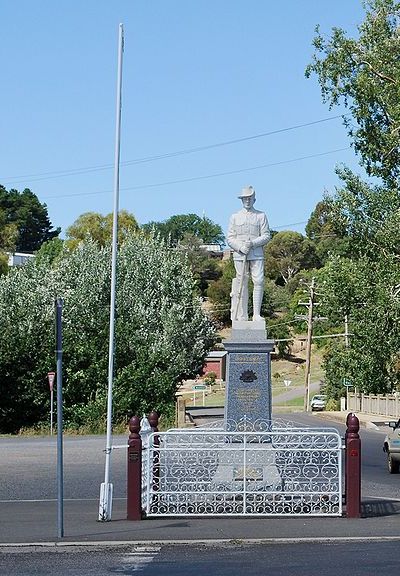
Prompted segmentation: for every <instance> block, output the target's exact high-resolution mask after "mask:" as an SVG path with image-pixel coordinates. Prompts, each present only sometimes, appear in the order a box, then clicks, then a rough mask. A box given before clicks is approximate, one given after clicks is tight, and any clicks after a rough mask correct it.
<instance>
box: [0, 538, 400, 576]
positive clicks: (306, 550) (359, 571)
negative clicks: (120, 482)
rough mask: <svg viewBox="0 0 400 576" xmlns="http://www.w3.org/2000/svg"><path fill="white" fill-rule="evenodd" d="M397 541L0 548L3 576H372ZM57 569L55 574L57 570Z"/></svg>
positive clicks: (386, 568) (394, 555)
mask: <svg viewBox="0 0 400 576" xmlns="http://www.w3.org/2000/svg"><path fill="white" fill-rule="evenodd" d="M398 550H399V542H398V541H381V542H378V541H361V542H360V541H353V542H348V543H343V542H340V543H315V544H313V543H286V544H277V545H276V544H275V545H274V544H267V545H266V544H258V545H245V544H238V543H232V544H231V545H224V546H219V545H215V546H212V547H205V546H196V545H192V546H187V545H184V546H183V545H175V546H151V545H150V546H144V547H142V546H140V547H138V546H128V547H126V546H125V547H110V548H104V547H102V548H100V547H99V548H92V549H88V548H80V547H75V548H72V549H69V550H67V549H65V548H59V549H52V550H38V549H36V550H35V549H33V550H32V549H28V548H25V549H24V548H22V549H19V550H11V549H10V550H5V549H0V573H1V574H7V576H34V575H38V574H40V575H43V576H44V575H47V574H48V575H50V574H55V573H56V574H57V576H67V575H68V576H82V575H85V576H92V575H93V576H95V575H96V576H106V575H107V576H109V575H110V574H126V575H128V574H132V575H133V574H136V573H140V574H142V575H143V576H150V575H151V576H153V575H154V574H157V576H171V575H172V576H198V575H199V574H209V575H210V576H232V574H237V575H238V576H245V575H248V574H251V575H252V576H265V575H266V574H271V575H272V576H287V575H288V574H290V576H337V574H340V573H342V574H351V576H376V574H390V573H392V572H393V573H396V572H397V570H398V564H399V560H398ZM55 566H56V571H55Z"/></svg>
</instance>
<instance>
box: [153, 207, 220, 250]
mask: <svg viewBox="0 0 400 576" xmlns="http://www.w3.org/2000/svg"><path fill="white" fill-rule="evenodd" d="M142 228H143V230H145V231H147V232H148V231H151V230H154V231H155V232H158V234H159V235H160V236H161V238H164V240H167V241H170V242H171V243H172V244H173V245H176V244H177V243H178V242H179V241H181V240H183V238H184V237H185V235H186V234H192V235H193V236H196V238H199V239H200V240H201V243H202V244H224V235H223V232H222V228H221V226H220V225H219V224H215V222H213V221H212V220H210V218H207V217H206V216H204V217H203V218H200V216H197V214H176V215H175V216H171V217H170V218H168V219H167V220H164V221H163V222H148V223H147V224H144V225H143V226H142Z"/></svg>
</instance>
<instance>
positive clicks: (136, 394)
mask: <svg viewBox="0 0 400 576" xmlns="http://www.w3.org/2000/svg"><path fill="white" fill-rule="evenodd" d="M193 286H194V281H193V277H192V274H191V271H190V268H189V266H188V264H187V262H186V258H185V257H184V256H183V255H182V254H180V253H179V252H178V251H172V250H170V249H168V248H167V247H166V246H165V244H164V243H163V242H160V240H159V239H156V238H154V237H147V236H144V235H143V234H136V233H135V234H131V235H130V236H129V237H127V238H126V240H125V242H124V243H123V244H122V246H121V247H120V250H119V256H118V279H117V307H116V335H115V341H116V349H115V351H116V356H115V379H114V422H121V421H126V420H127V419H128V418H129V417H130V416H131V415H132V414H133V413H137V414H141V413H143V412H148V411H149V410H152V409H156V410H158V411H159V412H161V413H162V414H163V415H170V414H171V413H172V412H173V409H174V400H175V392H176V389H177V386H178V385H179V383H180V382H181V380H182V379H183V378H185V377H189V376H194V375H195V374H197V373H198V372H199V370H200V368H201V367H202V365H203V360H204V357H205V356H206V354H207V352H208V350H209V349H210V348H211V346H212V343H213V341H214V331H213V328H212V325H211V324H210V322H209V321H208V320H207V318H206V317H205V315H204V313H203V311H202V309H201V303H200V301H199V299H198V298H196V297H194V296H193ZM55 296H61V297H63V299H64V310H63V334H64V354H63V360H64V362H63V374H64V402H65V420H66V425H67V426H74V427H77V426H82V425H86V426H88V425H89V426H90V425H92V429H93V430H94V429H97V430H98V429H101V428H102V426H104V422H105V414H106V396H107V366H108V324H109V303H110V246H109V245H107V246H105V247H100V246H99V245H98V244H97V243H96V242H95V241H93V240H87V241H85V242H81V243H80V244H79V246H77V248H76V249H75V250H72V251H70V250H68V249H66V248H64V251H63V254H62V257H60V258H57V259H56V260H54V261H53V264H52V265H51V266H49V263H48V261H47V260H46V259H42V260H40V259H38V260H37V261H36V260H33V261H31V262H29V263H28V264H27V265H26V266H24V267H22V268H20V269H11V270H10V273H9V274H8V275H7V276H3V277H1V278H0V324H1V326H2V330H1V331H0V381H1V383H2V386H1V387H0V430H1V431H2V432H16V431H17V430H18V429H19V428H20V427H21V426H29V425H33V424H35V423H37V422H40V421H44V420H45V419H46V418H47V414H48V408H49V400H48V385H47V383H46V374H47V372H48V371H49V370H52V369H54V298H55Z"/></svg>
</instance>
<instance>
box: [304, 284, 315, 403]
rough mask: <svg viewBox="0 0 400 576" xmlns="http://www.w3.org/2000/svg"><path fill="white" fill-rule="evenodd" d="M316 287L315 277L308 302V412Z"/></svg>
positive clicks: (305, 384)
mask: <svg viewBox="0 0 400 576" xmlns="http://www.w3.org/2000/svg"><path fill="white" fill-rule="evenodd" d="M314 289H315V278H313V279H312V281H311V286H310V300H309V302H308V319H307V350H306V374H305V383H304V386H305V390H304V410H305V411H306V412H308V410H309V409H310V377H311V342H312V328H313V307H314Z"/></svg>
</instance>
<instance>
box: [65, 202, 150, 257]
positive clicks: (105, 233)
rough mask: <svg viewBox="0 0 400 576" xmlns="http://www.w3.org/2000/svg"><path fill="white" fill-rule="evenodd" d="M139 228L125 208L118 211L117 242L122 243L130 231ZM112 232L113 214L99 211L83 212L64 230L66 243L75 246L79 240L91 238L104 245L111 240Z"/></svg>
mask: <svg viewBox="0 0 400 576" xmlns="http://www.w3.org/2000/svg"><path fill="white" fill-rule="evenodd" d="M138 230H139V225H138V223H137V221H136V219H135V217H134V216H133V214H130V213H129V212H127V211H126V210H121V211H120V212H118V242H119V244H122V243H123V242H124V240H125V239H126V238H127V237H128V236H129V235H130V234H131V233H132V232H137V231H138ZM112 232H113V214H112V213H110V214H107V216H103V215H102V214H99V212H85V213H84V214H81V216H79V218H77V219H76V220H75V222H74V223H73V224H71V226H69V227H68V228H67V231H66V236H67V240H66V245H67V247H69V248H76V247H77V246H78V244H80V242H83V241H84V240H87V239H89V238H91V239H92V240H94V241H95V242H96V243H97V244H98V245H99V246H105V245H106V244H107V243H109V242H110V241H111V238H112Z"/></svg>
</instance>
